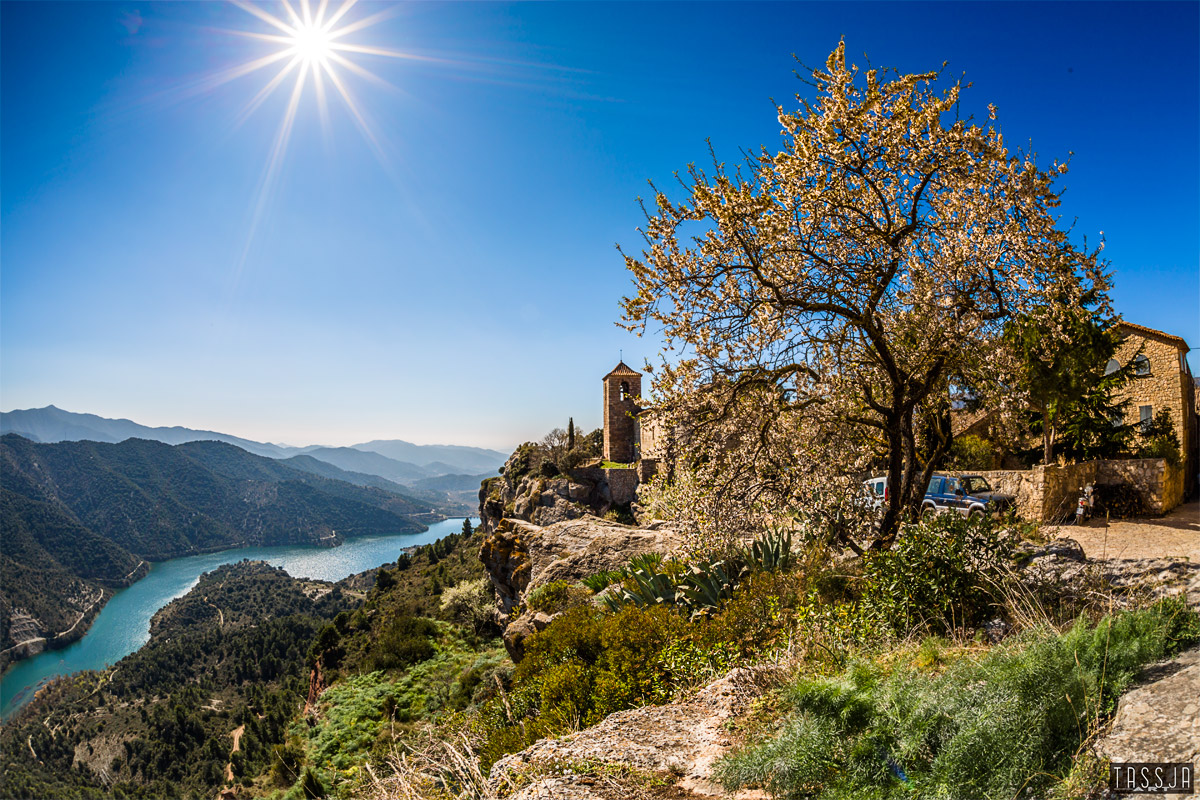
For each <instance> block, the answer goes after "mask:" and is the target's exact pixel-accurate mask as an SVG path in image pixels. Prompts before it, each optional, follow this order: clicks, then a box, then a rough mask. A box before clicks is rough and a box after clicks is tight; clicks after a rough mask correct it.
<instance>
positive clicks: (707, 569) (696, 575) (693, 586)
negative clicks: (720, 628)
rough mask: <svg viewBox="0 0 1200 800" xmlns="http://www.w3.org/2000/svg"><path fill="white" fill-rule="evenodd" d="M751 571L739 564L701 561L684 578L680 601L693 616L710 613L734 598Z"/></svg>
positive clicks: (680, 588) (679, 595)
mask: <svg viewBox="0 0 1200 800" xmlns="http://www.w3.org/2000/svg"><path fill="white" fill-rule="evenodd" d="M748 572H749V570H748V569H747V568H746V567H745V566H744V565H742V564H739V563H737V562H733V561H731V562H726V561H716V562H711V563H710V562H707V561H701V562H700V563H699V564H696V565H694V566H693V567H692V568H691V569H690V570H688V571H687V573H686V574H685V575H684V579H683V582H682V584H681V585H680V587H679V591H678V600H679V601H680V602H681V604H682V605H684V606H686V607H687V608H688V609H690V610H691V612H692V616H702V615H705V614H710V613H712V612H713V611H715V610H716V609H717V608H719V607H720V606H721V601H722V600H726V599H728V598H730V597H732V596H733V593H734V592H735V591H737V588H738V584H739V583H740V581H741V580H742V579H743V578H744V577H745V576H746V574H747V573H748Z"/></svg>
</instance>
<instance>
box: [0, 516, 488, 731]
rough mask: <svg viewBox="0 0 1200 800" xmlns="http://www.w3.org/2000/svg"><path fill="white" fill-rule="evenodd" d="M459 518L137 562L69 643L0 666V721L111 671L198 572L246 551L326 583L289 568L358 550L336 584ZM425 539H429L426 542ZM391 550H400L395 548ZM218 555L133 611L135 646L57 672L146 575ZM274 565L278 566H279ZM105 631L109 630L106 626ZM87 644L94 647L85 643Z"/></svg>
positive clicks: (437, 534)
mask: <svg viewBox="0 0 1200 800" xmlns="http://www.w3.org/2000/svg"><path fill="white" fill-rule="evenodd" d="M463 519H464V518H453V517H452V518H445V519H443V520H441V521H440V522H437V523H434V524H433V525H432V526H430V527H427V528H426V529H425V531H422V532H403V533H393V534H384V535H379V534H364V535H361V536H351V537H346V538H345V539H344V540H342V541H341V542H340V543H339V544H338V545H336V546H333V547H330V546H328V545H326V546H321V545H320V544H315V543H305V544H303V545H299V544H293V545H274V546H269V547H263V546H253V545H249V546H248V545H241V546H238V547H224V548H218V549H214V550H211V551H209V552H207V553H199V552H197V553H189V554H186V555H182V556H178V557H176V558H171V559H164V560H160V561H151V560H150V559H143V562H142V564H141V565H139V567H138V568H137V569H135V570H134V572H133V573H131V575H133V574H138V577H137V578H135V579H134V580H132V581H130V582H129V584H127V585H126V586H124V587H120V588H116V589H115V591H114V588H113V587H111V586H110V587H101V588H102V589H103V590H104V595H105V597H104V598H103V602H97V603H95V604H94V605H93V607H91V608H90V609H89V611H88V613H87V614H86V616H87V617H88V619H87V620H86V624H84V623H83V621H82V620H79V621H77V622H76V624H75V626H74V628H73V629H71V630H70V634H71V635H70V638H69V639H64V640H60V641H58V642H56V643H55V646H53V647H52V646H50V644H49V643H47V644H46V645H45V646H44V647H43V648H42V649H40V651H39V652H37V653H30V654H29V655H27V656H24V657H22V658H16V659H13V660H11V661H9V663H7V664H6V665H5V666H4V669H3V671H2V672H0V689H3V690H4V691H3V692H2V694H3V702H2V703H0V722H2V721H6V720H7V719H9V718H10V717H11V716H12V715H13V714H15V713H16V712H17V711H18V710H19V708H20V707H22V706H24V705H25V704H26V703H27V702H28V701H29V700H30V699H32V697H33V695H34V694H36V692H37V691H39V690H40V689H41V688H43V687H44V686H45V685H46V684H47V683H48V682H50V681H51V680H53V679H55V678H57V677H60V676H65V675H70V674H74V673H76V672H82V671H86V670H88V669H92V670H102V669H106V668H107V667H109V666H112V665H113V664H115V663H116V662H117V661H119V660H120V658H123V657H124V656H126V655H129V654H130V653H132V652H136V650H137V649H139V648H140V647H141V646H142V645H144V644H145V642H146V641H147V638H148V634H149V620H150V618H151V617H152V616H153V614H154V613H157V611H158V610H161V608H162V607H163V606H165V605H166V604H167V603H169V602H170V601H171V600H172V599H175V598H176V597H180V596H182V595H183V594H186V593H187V592H188V591H190V590H191V587H192V586H194V585H195V582H196V581H197V580H199V576H200V575H201V574H203V573H204V572H208V571H211V570H212V569H215V568H216V567H218V566H220V565H221V564H225V563H232V562H233V561H237V560H241V559H239V558H237V555H238V554H239V553H240V552H242V551H248V554H247V556H246V558H249V559H250V560H254V561H258V560H264V561H268V562H269V563H272V562H279V561H282V562H283V564H282V565H281V566H283V568H284V569H287V570H288V572H289V574H291V575H292V576H293V577H296V578H300V577H309V578H313V579H316V580H330V578H329V577H328V576H322V575H300V574H294V573H293V571H292V570H293V569H295V570H307V571H310V572H312V571H317V572H321V571H322V569H327V567H322V562H328V561H330V558H329V556H327V555H326V554H329V555H330V556H334V559H333V560H335V561H338V560H339V559H337V558H336V554H337V553H339V552H340V551H345V550H347V549H350V550H355V551H362V554H361V555H360V556H358V558H359V559H360V560H361V559H365V561H362V563H357V562H355V560H354V557H352V556H348V558H343V559H340V561H348V563H352V564H354V566H355V567H356V568H354V569H350V570H349V571H346V572H342V573H341V574H340V577H337V578H334V579H332V580H330V582H333V583H336V582H337V581H338V580H342V579H344V578H347V577H350V576H351V575H355V574H358V573H360V572H365V571H369V570H372V569H377V568H378V567H379V566H381V565H383V564H386V563H388V562H389V561H394V560H395V559H396V558H398V557H399V555H400V553H402V552H404V551H405V550H407V549H410V548H413V547H421V546H423V545H425V544H430V543H432V541H435V540H436V539H440V538H442V537H444V536H446V535H449V534H451V533H457V532H458V531H457V530H456V523H461V522H462V520H463ZM469 519H471V520H472V524H477V520H476V518H474V517H470V518H469ZM431 536H432V537H433V538H430V537H431ZM412 537H420V539H421V541H419V542H417V543H414V544H411V545H410V544H407V543H405V542H406V540H410V539H411V538H412ZM339 538H340V537H339ZM425 539H429V541H425ZM396 545H400V546H399V547H397V546H396ZM381 548H382V549H381ZM383 549H386V550H387V551H388V552H387V557H383V555H382V550H383ZM220 555H225V556H229V557H228V558H221V559H213V560H212V561H211V562H205V563H204V564H203V565H199V566H196V567H195V568H194V569H187V568H185V569H184V573H185V574H184V578H186V579H185V580H182V583H180V578H178V577H176V578H175V581H176V584H178V585H175V584H173V586H174V588H173V589H169V590H167V592H166V594H164V595H163V597H162V602H160V603H158V604H157V605H156V607H155V608H153V609H150V610H149V611H148V612H147V610H146V609H145V608H137V609H136V610H135V611H136V618H137V619H138V620H140V619H141V618H143V617H144V618H145V623H146V624H145V626H144V627H145V630H144V631H141V630H139V631H138V632H136V634H137V635H134V636H132V639H135V640H137V641H136V646H132V647H131V648H127V649H125V650H124V651H123V652H121V653H120V654H119V655H117V654H115V653H110V652H108V650H105V651H104V652H103V653H96V654H93V655H92V656H91V657H90V658H91V659H92V660H93V661H94V659H96V658H104V659H105V660H101V661H94V663H91V664H90V665H88V666H81V667H78V668H70V667H66V668H62V669H59V668H58V666H59V665H60V664H69V663H70V661H71V660H72V659H71V657H70V656H71V654H70V652H69V651H70V648H78V647H81V646H83V645H84V644H85V643H89V642H88V637H89V634H92V633H93V631H94V628H95V625H96V622H97V620H99V619H101V617H102V615H103V614H104V611H105V610H106V609H108V608H109V606H110V604H111V603H112V601H113V599H114V598H118V597H120V596H122V595H123V594H124V593H126V592H129V591H131V590H134V589H136V588H138V587H142V589H145V588H146V582H147V579H148V578H150V577H151V576H152V575H155V573H156V569H157V570H158V575H157V577H159V578H162V571H163V567H166V566H167V565H172V564H174V565H175V566H176V567H177V568H179V567H184V566H185V565H189V564H192V565H194V564H195V562H194V561H193V560H194V559H204V558H205V557H212V556H220ZM376 559H378V560H376ZM367 562H371V563H367ZM288 563H292V564H293V566H292V568H291V569H289V568H288V567H287V566H286V565H287V564H288ZM276 565H277V566H280V564H276ZM196 570H199V571H196ZM192 572H195V574H194V575H192V574H191V573H192ZM183 583H186V584H187V585H186V586H183V585H182V584H183ZM176 589H178V591H176ZM167 595H169V596H167ZM126 599H127V598H126ZM131 621H132V620H131ZM108 627H112V626H111V625H109V626H108ZM123 634H124V639H125V640H130V638H131V637H130V635H129V632H128V631H123ZM90 644H96V643H95V642H91V643H90ZM92 649H103V647H102V646H101V645H97V647H94V648H92ZM109 650H111V648H109ZM55 653H59V654H63V655H62V657H61V658H59V659H54V660H53V664H52V665H50V666H48V667H47V668H46V670H44V672H46V673H47V674H44V675H43V674H41V673H39V672H38V671H37V670H36V669H33V668H32V666H31V665H33V663H34V662H35V661H38V660H39V659H41V660H42V661H49V660H51V659H52V657H53V655H54V654H55ZM85 660H86V659H85ZM23 668H27V669H25V672H31V671H32V672H34V673H36V674H31V675H30V676H29V677H25V676H24V675H23V674H22V675H17V673H19V672H21V671H22V670H23ZM17 682H20V683H21V684H22V685H21V686H20V687H19V688H18V689H16V690H12V687H11V684H12V683H17Z"/></svg>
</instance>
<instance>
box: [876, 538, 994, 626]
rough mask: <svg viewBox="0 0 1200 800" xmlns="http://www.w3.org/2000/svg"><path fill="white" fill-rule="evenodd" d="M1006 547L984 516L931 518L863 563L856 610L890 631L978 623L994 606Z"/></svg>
mask: <svg viewBox="0 0 1200 800" xmlns="http://www.w3.org/2000/svg"><path fill="white" fill-rule="evenodd" d="M1007 552H1008V547H1007V544H1006V543H1005V542H1004V541H1003V540H1002V539H1001V538H1000V536H999V535H998V533H997V529H996V526H995V525H994V523H992V521H990V520H988V519H986V518H976V519H965V518H963V517H960V516H959V515H957V514H937V515H933V516H931V517H927V518H926V519H923V520H921V522H920V523H918V524H916V525H910V526H908V527H906V528H905V529H904V530H903V531H902V532H901V535H900V537H899V538H898V539H897V540H896V545H895V547H893V548H892V549H891V550H883V551H879V552H872V553H868V555H867V557H866V558H865V559H864V561H863V575H862V594H861V610H862V612H863V613H864V614H865V616H867V617H868V618H870V619H872V620H874V621H875V622H876V623H877V624H879V625H881V626H883V627H884V628H885V629H890V630H891V631H892V632H894V633H896V634H899V635H905V634H907V633H909V632H910V631H913V630H931V631H941V632H944V631H949V630H953V629H955V628H961V627H969V626H973V625H976V624H978V623H979V622H981V621H982V618H983V617H984V616H985V615H986V614H988V613H989V612H990V611H991V606H992V605H993V604H994V603H995V602H996V600H997V597H996V593H995V585H996V582H997V581H998V580H999V579H1000V575H1001V572H1002V569H1003V567H1004V563H1005V557H1006V555H1007Z"/></svg>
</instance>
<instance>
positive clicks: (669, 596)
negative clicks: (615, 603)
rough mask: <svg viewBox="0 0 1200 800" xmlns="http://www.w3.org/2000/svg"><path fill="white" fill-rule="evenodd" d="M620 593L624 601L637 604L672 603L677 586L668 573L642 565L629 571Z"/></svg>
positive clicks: (673, 602) (675, 598)
mask: <svg viewBox="0 0 1200 800" xmlns="http://www.w3.org/2000/svg"><path fill="white" fill-rule="evenodd" d="M631 584H632V585H631ZM621 594H622V596H623V597H624V599H625V602H628V603H633V604H635V605H639V606H652V605H674V604H675V602H676V600H677V597H676V594H677V587H676V585H675V578H674V577H673V576H672V575H670V574H669V573H667V572H658V571H657V570H651V569H647V568H645V567H642V568H640V569H635V570H633V572H631V573H630V575H629V581H627V582H626V584H625V586H624V588H623V589H622V591H621Z"/></svg>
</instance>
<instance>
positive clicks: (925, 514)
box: [921, 506, 937, 519]
mask: <svg viewBox="0 0 1200 800" xmlns="http://www.w3.org/2000/svg"><path fill="white" fill-rule="evenodd" d="M936 513H937V509H936V508H934V507H933V506H922V508H921V519H929V518H930V517H932V516H933V515H934V514H936Z"/></svg>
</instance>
